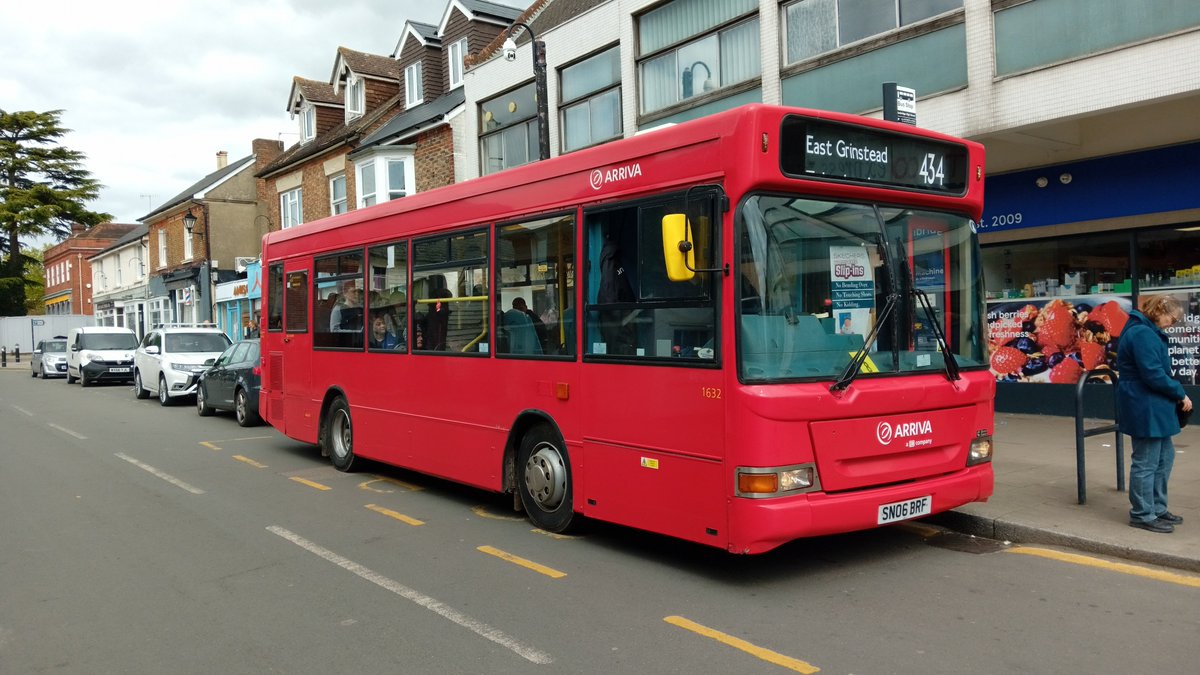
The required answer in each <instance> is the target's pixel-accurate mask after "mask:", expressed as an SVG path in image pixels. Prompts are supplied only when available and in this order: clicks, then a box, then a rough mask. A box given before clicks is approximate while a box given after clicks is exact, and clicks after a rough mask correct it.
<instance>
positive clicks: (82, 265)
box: [42, 223, 137, 315]
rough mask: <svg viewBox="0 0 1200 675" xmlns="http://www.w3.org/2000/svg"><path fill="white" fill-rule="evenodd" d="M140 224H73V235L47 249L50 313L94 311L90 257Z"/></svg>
mask: <svg viewBox="0 0 1200 675" xmlns="http://www.w3.org/2000/svg"><path fill="white" fill-rule="evenodd" d="M136 227H137V225H136V224H132V225H130V224H124V223H100V224H99V225H96V226H94V227H91V228H88V227H84V226H83V225H78V224H75V225H72V226H71V236H69V237H67V238H66V239H65V240H63V241H61V242H59V243H58V244H55V245H54V246H51V247H50V248H48V249H46V254H45V256H44V257H43V259H42V261H43V263H42V264H43V266H44V267H45V271H46V289H45V293H43V295H42V300H43V303H44V304H45V307H46V312H45V313H46V314H88V315H90V314H92V313H93V311H92V291H93V284H92V276H93V275H92V265H91V262H89V261H88V258H90V257H92V256H93V255H95V254H96V253H99V252H100V251H102V250H104V249H106V248H108V247H109V246H110V245H112V244H113V243H114V242H116V241H117V240H118V239H120V238H121V237H123V236H125V235H126V234H128V233H129V232H130V231H131V230H133V229H135V228H136Z"/></svg>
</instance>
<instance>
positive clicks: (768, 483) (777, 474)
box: [737, 464, 821, 499]
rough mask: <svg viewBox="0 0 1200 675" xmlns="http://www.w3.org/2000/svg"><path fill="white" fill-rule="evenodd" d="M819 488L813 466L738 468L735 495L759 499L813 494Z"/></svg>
mask: <svg viewBox="0 0 1200 675" xmlns="http://www.w3.org/2000/svg"><path fill="white" fill-rule="evenodd" d="M820 488H821V481H820V480H819V479H818V478H817V467H816V465H815V464H796V465H792V466H773V467H745V466H744V467H739V468H738V470H737V495H738V496H739V497H751V498H757V499H761V498H764V497H780V496H783V495H785V494H795V493H801V492H813V491H815V490H819V489H820Z"/></svg>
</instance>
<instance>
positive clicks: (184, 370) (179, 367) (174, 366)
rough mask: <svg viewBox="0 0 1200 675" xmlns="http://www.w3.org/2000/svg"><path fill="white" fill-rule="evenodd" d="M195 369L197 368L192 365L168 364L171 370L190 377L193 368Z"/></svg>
mask: <svg viewBox="0 0 1200 675" xmlns="http://www.w3.org/2000/svg"><path fill="white" fill-rule="evenodd" d="M194 367H195V366H193V365H192V364H190V363H168V364H167V368H170V369H171V370H175V371H178V372H181V373H187V374H188V375H191V374H192V368H194Z"/></svg>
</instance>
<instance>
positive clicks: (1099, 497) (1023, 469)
mask: <svg viewBox="0 0 1200 675" xmlns="http://www.w3.org/2000/svg"><path fill="white" fill-rule="evenodd" d="M9 356H10V358H9V360H8V367H7V368H0V374H7V375H6V376H12V375H20V376H23V377H29V363H28V361H27V360H26V359H25V358H24V357H23V358H22V361H21V363H19V364H17V363H14V362H13V360H12V358H11V354H10V355H9ZM1106 424H1111V420H1099V419H1089V420H1085V421H1084V428H1085V429H1093V428H1096V427H1100V426H1104V425H1106ZM1173 440H1174V443H1175V452H1176V454H1175V467H1174V470H1173V471H1172V474H1171V480H1170V482H1169V484H1168V494H1169V501H1170V509H1171V511H1172V512H1173V513H1175V514H1178V515H1180V516H1183V519H1184V522H1183V524H1181V525H1177V526H1176V527H1175V531H1174V532H1173V533H1171V534H1158V533H1154V532H1147V531H1146V530H1141V529H1137V528H1134V527H1130V526H1129V495H1128V493H1127V492H1125V491H1120V492H1118V491H1117V470H1116V447H1115V444H1116V435H1115V434H1113V433H1105V434H1097V435H1094V436H1091V437H1088V438H1085V439H1084V458H1085V467H1086V482H1085V491H1086V502H1085V503H1084V504H1080V503H1079V501H1078V497H1079V490H1078V479H1077V475H1078V474H1077V471H1076V449H1075V418H1074V417H1058V416H1053V415H1029V414H1018V413H997V414H996V427H995V433H994V435H993V441H994V456H993V459H992V468H993V470H994V472H995V476H996V488H995V491H994V493H993V494H992V497H991V498H990V499H989V500H988V501H987V502H982V503H976V504H968V505H967V506H964V507H961V508H959V509H956V510H954V511H951V512H948V513H943V514H939V515H937V516H934V517H932V518H930V519H928V521H927V522H931V523H934V524H937V525H941V526H944V527H947V528H949V529H951V530H956V531H958V532H963V533H966V534H973V535H976V536H980V537H987V538H989V539H998V540H1001V541H1009V542H1013V543H1017V544H1040V545H1049V546H1059V547H1064V548H1071V549H1075V550H1078V551H1083V552H1088V553H1095V554H1100V555H1105V556H1111V557H1115V558H1124V559H1127V560H1132V561H1137V562H1143V563H1150V564H1154V565H1161V566H1164V567H1173V568H1176V569H1181V570H1187V571H1191V572H1200V425H1196V424H1193V425H1190V426H1188V427H1187V428H1185V429H1184V430H1183V432H1182V433H1181V434H1180V435H1178V436H1175V437H1174V439H1173ZM1132 450H1133V447H1132V444H1131V442H1130V439H1129V437H1125V441H1124V471H1125V475H1126V476H1127V477H1128V472H1129V455H1130V453H1131V452H1132Z"/></svg>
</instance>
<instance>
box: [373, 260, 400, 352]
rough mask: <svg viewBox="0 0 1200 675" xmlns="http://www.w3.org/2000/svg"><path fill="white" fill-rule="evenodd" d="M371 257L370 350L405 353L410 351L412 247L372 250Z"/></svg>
mask: <svg viewBox="0 0 1200 675" xmlns="http://www.w3.org/2000/svg"><path fill="white" fill-rule="evenodd" d="M369 258H370V277H368V280H367V283H368V289H369V292H368V294H367V312H368V313H369V316H370V322H369V324H368V325H367V348H368V349H370V350H371V351H390V352H403V351H405V350H406V349H407V348H408V244H406V243H404V242H397V243H393V244H385V245H383V246H375V247H372V248H371V251H370V256H369Z"/></svg>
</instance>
